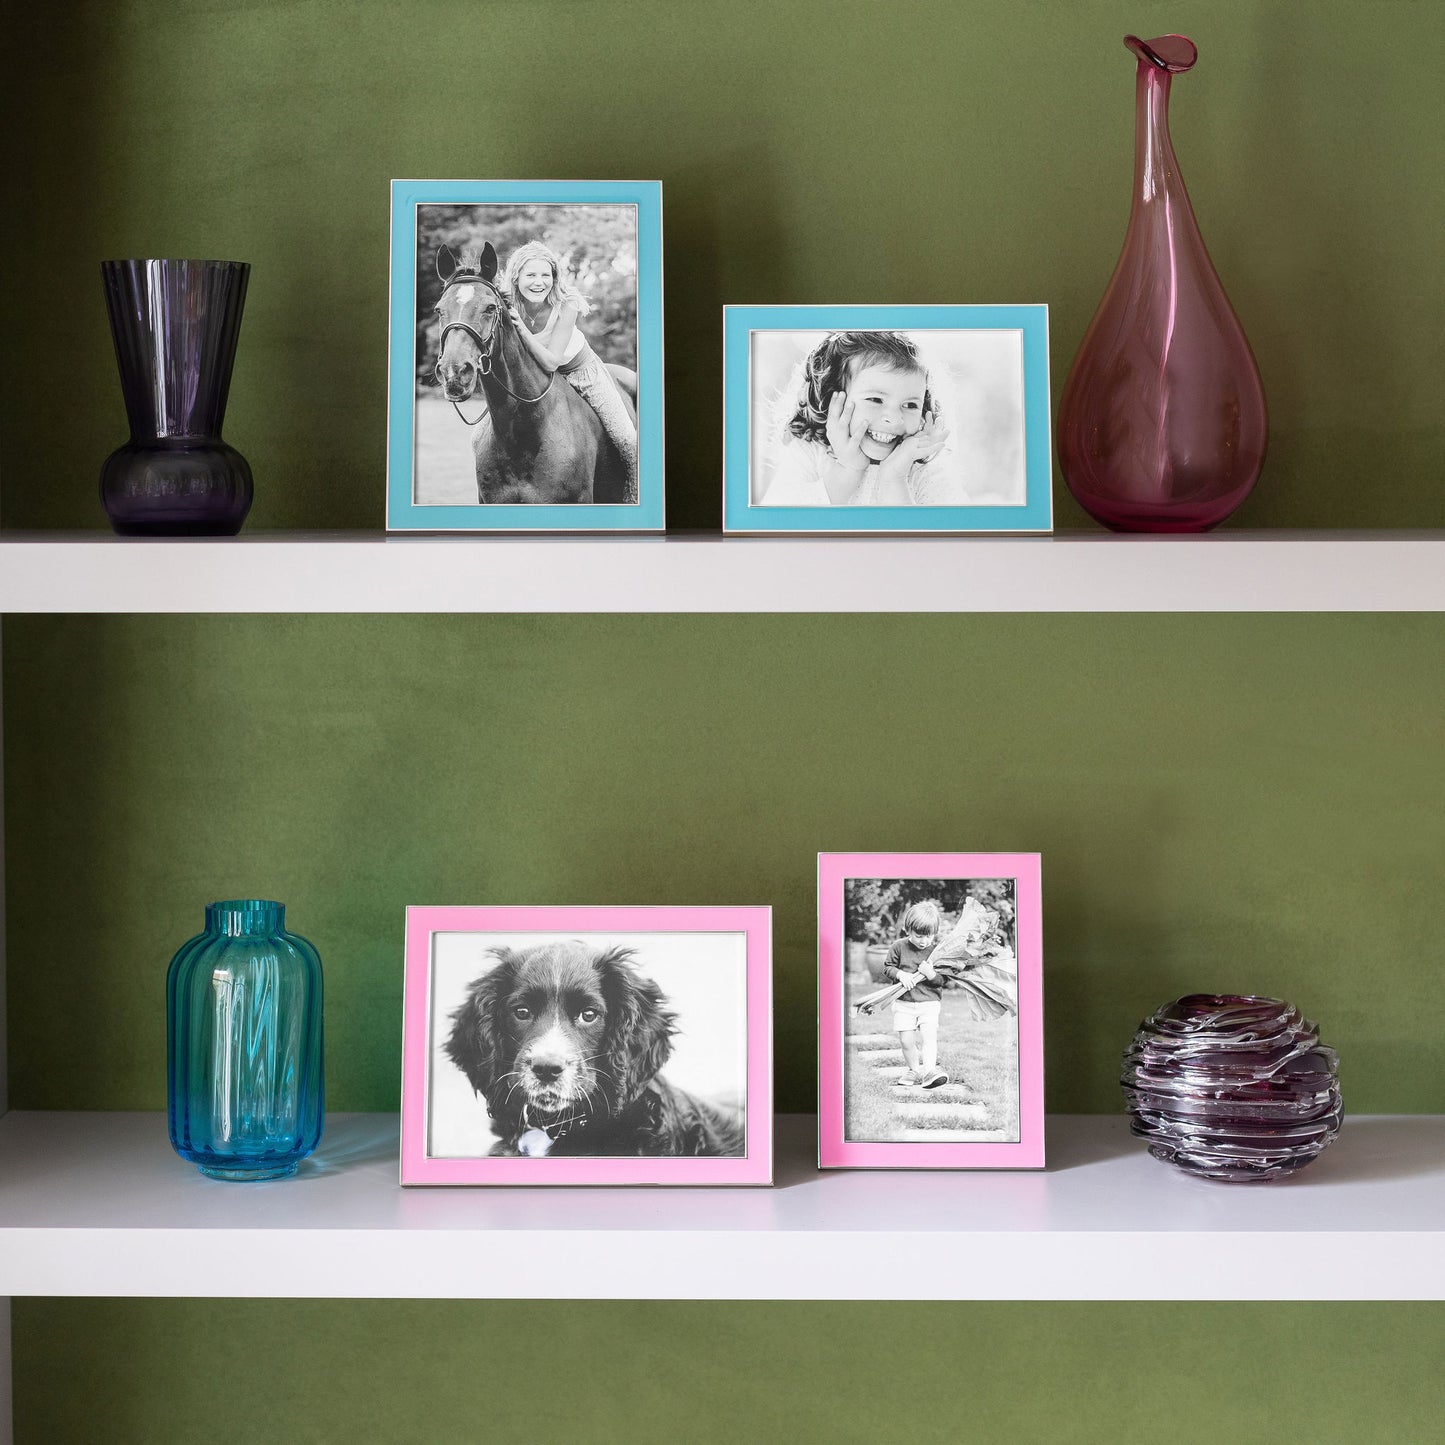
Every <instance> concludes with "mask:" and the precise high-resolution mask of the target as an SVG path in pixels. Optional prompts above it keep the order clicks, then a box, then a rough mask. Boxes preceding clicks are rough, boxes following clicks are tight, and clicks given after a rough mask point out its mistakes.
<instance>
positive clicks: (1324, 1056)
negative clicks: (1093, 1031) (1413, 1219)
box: [1123, 993, 1344, 1181]
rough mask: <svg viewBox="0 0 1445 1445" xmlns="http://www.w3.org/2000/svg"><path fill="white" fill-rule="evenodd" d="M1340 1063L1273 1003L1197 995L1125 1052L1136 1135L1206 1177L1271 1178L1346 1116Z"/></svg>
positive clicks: (1152, 1021)
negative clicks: (1341, 1090)
mask: <svg viewBox="0 0 1445 1445" xmlns="http://www.w3.org/2000/svg"><path fill="white" fill-rule="evenodd" d="M1338 1069H1339V1056H1338V1055H1337V1054H1336V1053H1335V1051H1334V1050H1333V1049H1330V1048H1326V1047H1325V1046H1324V1045H1323V1044H1321V1043H1320V1035H1319V1030H1318V1029H1317V1028H1316V1027H1315V1025H1314V1024H1312V1023H1311V1022H1310V1021H1309V1020H1308V1019H1306V1018H1305V1017H1304V1016H1303V1015H1302V1014H1301V1013H1300V1011H1299V1010H1298V1009H1297V1008H1294V1007H1292V1006H1291V1005H1290V1004H1287V1003H1283V1002H1281V1001H1280V1000H1279V999H1276V998H1254V997H1244V996H1240V995H1236V994H1214V993H1194V994H1189V995H1188V996H1187V997H1185V998H1181V999H1176V1000H1175V1001H1174V1002H1173V1003H1169V1004H1165V1005H1164V1007H1163V1008H1161V1009H1158V1010H1156V1011H1155V1012H1154V1013H1153V1014H1151V1015H1150V1016H1149V1017H1148V1018H1147V1019H1145V1020H1144V1022H1143V1023H1142V1024H1140V1025H1139V1031H1138V1033H1136V1034H1135V1035H1134V1041H1133V1043H1131V1044H1130V1045H1129V1048H1128V1050H1127V1052H1126V1053H1125V1055H1124V1076H1123V1085H1124V1093H1125V1097H1126V1098H1127V1100H1128V1107H1129V1113H1130V1114H1131V1115H1132V1116H1133V1124H1132V1128H1133V1132H1134V1133H1135V1134H1138V1135H1139V1136H1140V1137H1141V1138H1144V1139H1147V1140H1148V1141H1149V1152H1150V1153H1151V1154H1152V1155H1153V1156H1154V1157H1155V1158H1156V1159H1163V1160H1165V1161H1166V1162H1167V1163H1170V1164H1177V1165H1178V1166H1179V1168H1181V1169H1183V1170H1185V1171H1186V1172H1187V1173H1190V1174H1196V1175H1199V1176H1200V1177H1201V1178H1204V1179H1223V1180H1231V1181H1251V1180H1265V1179H1278V1178H1281V1177H1283V1176H1285V1175H1288V1174H1293V1173H1294V1172H1295V1171H1296V1170H1298V1169H1303V1168H1304V1166H1305V1165H1306V1164H1309V1163H1311V1162H1312V1161H1313V1160H1314V1159H1316V1158H1317V1157H1318V1156H1319V1154H1320V1152H1321V1150H1323V1149H1324V1148H1325V1147H1326V1146H1327V1145H1328V1144H1329V1143H1330V1141H1331V1140H1332V1139H1333V1138H1334V1137H1335V1135H1336V1134H1337V1133H1338V1132H1339V1128H1340V1123H1341V1120H1342V1119H1343V1117H1344V1115H1343V1109H1342V1106H1341V1103H1340V1085H1339V1079H1338V1077H1337V1073H1338Z"/></svg>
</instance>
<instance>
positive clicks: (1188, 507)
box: [1058, 35, 1269, 532]
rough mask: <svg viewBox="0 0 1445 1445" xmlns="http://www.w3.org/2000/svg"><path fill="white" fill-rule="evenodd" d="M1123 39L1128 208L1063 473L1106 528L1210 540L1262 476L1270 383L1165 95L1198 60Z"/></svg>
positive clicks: (1062, 430) (1083, 351)
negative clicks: (1130, 170)
mask: <svg viewBox="0 0 1445 1445" xmlns="http://www.w3.org/2000/svg"><path fill="white" fill-rule="evenodd" d="M1124 43H1125V45H1126V46H1128V48H1129V49H1130V50H1131V51H1132V52H1133V53H1134V55H1135V56H1136V57H1137V58H1138V71H1137V77H1136V82H1135V146H1134V198H1133V206H1132V209H1131V211H1130V214H1129V229H1128V232H1127V234H1126V235H1125V237H1124V249H1123V252H1122V253H1121V255H1120V257H1119V262H1118V265H1117V266H1116V267H1115V270H1114V275H1113V278H1112V280H1110V282H1109V286H1108V289H1107V290H1106V291H1105V293H1104V299H1103V300H1102V301H1101V302H1100V303H1099V309H1098V311H1097V312H1096V313H1095V315H1094V319H1093V321H1092V322H1091V323H1090V325H1089V329H1088V331H1087V332H1086V333H1085V336H1084V340H1083V344H1082V345H1081V346H1080V347H1079V351H1078V355H1077V356H1075V357H1074V364H1073V366H1072V367H1071V368H1070V370H1069V377H1068V380H1067V381H1066V382H1065V384H1064V392H1063V397H1062V399H1061V401H1060V403H1059V418H1058V448H1059V465H1060V468H1061V469H1062V471H1063V474H1064V480H1065V481H1066V482H1067V483H1068V487H1069V490H1070V491H1071V492H1072V493H1073V494H1074V496H1075V497H1076V498H1077V500H1078V502H1079V504H1080V505H1081V506H1082V507H1083V508H1084V509H1085V511H1087V512H1088V513H1089V515H1090V516H1092V517H1094V518H1096V519H1097V520H1098V521H1100V522H1102V523H1104V525H1105V526H1107V527H1112V528H1113V529H1115V530H1116V531H1136V532H1202V531H1206V530H1208V529H1209V528H1211V527H1215V526H1218V525H1219V523H1220V522H1222V521H1223V520H1224V519H1225V518H1226V517H1228V516H1229V515H1230V513H1231V512H1233V511H1234V510H1235V509H1236V508H1237V507H1238V506H1239V505H1240V503H1241V502H1243V501H1244V499H1245V497H1247V496H1248V495H1249V493H1250V491H1251V489H1252V488H1253V487H1254V484H1255V482H1256V480H1257V479H1258V477H1259V472H1260V467H1261V466H1262V465H1263V463H1264V454H1265V445H1266V442H1267V440H1268V435H1269V420H1268V414H1267V411H1266V408H1265V400H1264V388H1263V385H1262V384H1261V382H1260V379H1259V369H1258V367H1257V366H1256V365H1255V361H1254V355H1253V353H1252V352H1251V351H1250V349H1249V342H1248V341H1247V340H1246V339H1245V335H1244V330H1243V328H1242V327H1241V326H1240V324H1239V320H1238V318H1237V317H1236V316H1235V314H1234V310H1233V308H1232V307H1231V306H1230V304H1229V298H1228V297H1227V296H1226V295H1225V294H1224V287H1223V286H1222V285H1221V284H1220V280H1219V277H1218V275H1217V274H1216V273H1215V270H1214V265H1213V263H1212V262H1211V261H1210V259H1209V252H1208V251H1207V250H1206V249H1205V246H1204V238H1203V237H1202V236H1201V235H1200V233H1199V227H1198V224H1197V223H1196V222H1195V219H1194V209H1193V207H1192V206H1191V205H1190V202H1189V193H1188V191H1187V190H1186V189H1185V186H1184V178H1183V176H1182V175H1180V173H1179V163H1178V161H1177V160H1176V159H1175V156H1174V146H1173V143H1172V142H1171V140H1170V136H1169V87H1170V84H1171V82H1172V80H1173V77H1174V76H1175V75H1178V74H1182V73H1183V72H1185V71H1187V70H1189V69H1191V68H1192V66H1193V65H1194V62H1195V59H1196V54H1197V52H1196V51H1195V48H1194V45H1193V43H1192V42H1191V41H1189V40H1187V39H1185V38H1184V37H1183V36H1182V35H1166V36H1162V37H1160V38H1158V39H1156V40H1148V41H1143V40H1139V39H1137V38H1136V37H1134V36H1132V35H1131V36H1127V37H1126V38H1125V42H1124Z"/></svg>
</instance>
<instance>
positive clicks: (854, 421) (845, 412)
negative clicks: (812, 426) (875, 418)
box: [827, 391, 868, 472]
mask: <svg viewBox="0 0 1445 1445" xmlns="http://www.w3.org/2000/svg"><path fill="white" fill-rule="evenodd" d="M827 426H828V446H829V447H830V448H831V449H832V452H833V456H834V457H835V458H836V459H837V461H838V462H839V464H840V465H842V466H845V467H847V468H848V470H849V471H853V472H862V471H866V470H867V468H868V458H867V457H866V456H864V455H863V436H864V433H865V432H866V431H867V430H868V422H867V420H866V418H864V417H863V416H861V415H859V413H858V407H857V405H856V404H855V403H854V402H852V401H850V400H849V399H848V398H847V397H846V396H844V394H843V393H842V392H841V391H835V392H834V393H833V398H832V400H831V401H830V402H829V403H828V423H827Z"/></svg>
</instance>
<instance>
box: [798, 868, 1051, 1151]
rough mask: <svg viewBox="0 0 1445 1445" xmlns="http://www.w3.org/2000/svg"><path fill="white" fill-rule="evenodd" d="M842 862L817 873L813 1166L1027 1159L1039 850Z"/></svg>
mask: <svg viewBox="0 0 1445 1445" xmlns="http://www.w3.org/2000/svg"><path fill="white" fill-rule="evenodd" d="M839 856H840V855H827V854H825V855H823V858H822V859H820V873H819V878H820V891H819V911H820V918H819V924H820V941H821V945H822V946H820V954H819V968H820V976H819V994H820V998H822V999H824V1000H825V1004H824V1007H823V1009H822V1010H821V1011H820V1020H819V1027H820V1059H821V1060H822V1061H823V1065H824V1067H823V1076H822V1077H823V1081H824V1082H823V1087H822V1090H821V1095H820V1115H821V1116H822V1117H821V1118H820V1129H821V1134H820V1155H821V1157H822V1158H823V1160H824V1162H826V1163H852V1164H883V1165H888V1164H896V1165H901V1166H903V1167H915V1168H916V1167H923V1166H925V1165H927V1164H930V1163H933V1164H938V1165H963V1166H967V1165H968V1164H980V1163H1000V1162H1004V1161H1009V1162H1012V1163H1014V1164H1019V1163H1021V1162H1024V1161H1025V1160H1026V1158H1028V1157H1029V1156H1030V1155H1031V1153H1032V1151H1033V1150H1034V1149H1035V1148H1037V1149H1038V1150H1041V1149H1042V1116H1041V1112H1040V1111H1041V1108H1042V1075H1041V1067H1040V1055H1039V1053H1038V1039H1039V1009H1038V969H1037V961H1038V931H1037V886H1036V876H1037V858H1036V857H1035V856H1034V855H997V854H982V855H951V854H924V855H918V856H916V857H914V858H910V859H907V860H906V861H905V860H904V858H903V856H902V855H886V854H883V855H863V858H862V859H859V860H857V862H855V863H854V864H851V865H842V866H840V865H839V864H838V858H839ZM865 859H866V860H867V861H866V865H865V864H864V860H865ZM965 860H966V861H965ZM930 864H931V866H930ZM979 865H982V866H979ZM990 865H992V866H990ZM825 913H826V914H828V915H829V917H828V921H827V924H826V926H825V924H824V917H823V915H824V914H825ZM915 1151H916V1152H915Z"/></svg>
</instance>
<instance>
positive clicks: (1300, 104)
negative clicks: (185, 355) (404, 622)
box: [0, 0, 1445, 528]
mask: <svg viewBox="0 0 1445 1445" xmlns="http://www.w3.org/2000/svg"><path fill="white" fill-rule="evenodd" d="M0 13H3V17H4V18H3V27H4V32H3V33H4V35H5V40H6V50H7V57H6V62H7V63H6V84H5V86H4V87H3V88H0V121H3V126H4V129H5V132H6V133H7V134H8V136H9V137H10V142H9V145H8V147H7V150H8V154H7V155H6V158H5V159H6V164H5V165H4V166H3V167H0V188H3V189H0V196H3V206H0V210H3V211H4V213H5V218H6V219H5V223H4V230H3V240H0V274H3V275H4V277H5V278H6V284H5V286H4V287H3V288H0V334H3V335H4V336H5V338H6V344H5V347H4V349H3V359H0V367H3V370H0V436H3V438H4V445H3V454H0V464H3V469H4V500H3V512H0V520H3V522H4V523H5V525H7V526H11V527H95V528H103V527H104V525H105V522H104V518H103V515H102V513H101V510H100V507H99V504H98V501H97V497H96V479H97V472H98V467H99V464H100V461H101V459H102V458H103V457H104V456H105V454H106V453H107V452H108V451H109V450H110V449H111V448H112V447H113V446H115V445H116V444H117V443H118V442H119V441H120V440H122V439H123V435H124V426H123V415H122V411H121V406H120V397H119V388H118V386H117V384H116V379H115V367H114V360H113V357H112V355H111V349H110V342H109V338H108V334H107V330H106V324H105V319H104V312H103V307H102V304H101V295H100V285H99V278H98V273H97V266H98V263H99V261H100V260H101V259H102V258H104V257H107V256H137V255H206V256H217V255H219V256H227V257H236V258H238V259H244V260H249V261H251V262H252V263H253V264H254V266H255V272H254V275H253V278H252V286H251V293H250V299H249V301H248V303H247V305H248V309H247V318H246V322H245V326H244V329H243V333H242V340H241V353H240V359H239V362H238V366H237V372H236V381H235V389H234V393H233V404H232V408H231V415H230V418H229V421H228V426H227V434H228V436H229V438H230V439H231V440H232V441H233V442H234V443H235V444H236V445H238V446H239V447H240V448H241V449H242V451H243V452H245V453H246V455H247V456H248V457H249V458H250V460H251V462H252V463H253V465H254V468H255V472H256V478H257V500H256V506H255V510H254V511H253V513H252V522H251V525H252V526H253V527H256V528H267V527H376V526H379V525H380V524H381V520H382V485H383V443H384V435H385V376H386V368H385V353H386V274H387V272H386V263H387V249H388V231H387V182H388V181H389V180H390V179H391V178H392V177H395V176H448V177H450V176H462V177H537V176H562V177H618V176H621V177H647V178H660V179H661V180H662V182H663V187H664V195H665V223H666V274H667V300H666V316H667V323H666V345H667V389H668V406H667V411H668V428H667V436H668V514H669V518H670V520H671V522H672V525H674V526H677V527H697V526H702V527H710V526H715V525H716V524H717V521H718V513H719V501H718V496H719V490H720V484H719V475H720V461H719V432H720V410H721V408H720V404H719V403H720V396H721V357H720V351H721V308H722V306H723V304H724V303H725V302H819V301H872V302H890V301H900V302H925V301H1046V302H1048V303H1049V305H1050V307H1051V316H1052V339H1053V344H1052V355H1053V377H1054V391H1055V395H1056V396H1057V394H1058V391H1059V389H1060V387H1061V386H1062V383H1063V378H1064V376H1065V374H1066V371H1067V368H1068V363H1069V361H1070V359H1071V358H1072V356H1073V354H1074V351H1075V349H1076V348H1077V346H1078V343H1079V340H1080V339H1081V337H1082V335H1083V332H1084V328H1085V326H1086V325H1087V323H1088V319H1089V317H1090V315H1091V314H1092V312H1093V310H1094V307H1095V306H1096V304H1097V303H1098V300H1099V297H1100V295H1101V294H1102V292H1103V289H1104V285H1105V282H1106V281H1107V279H1108V276H1109V273H1110V271H1111V269H1112V267H1113V264H1114V260H1115V257H1116V256H1117V254H1118V248H1119V244H1120V241H1121V239H1122V236H1123V231H1124V223H1125V218H1126V215H1127V208H1128V183H1129V166H1130V148H1131V145H1132V86H1133V78H1132V76H1133V63H1132V60H1131V59H1130V57H1129V56H1128V55H1127V54H1126V52H1125V51H1124V49H1123V48H1122V46H1121V45H1120V43H1119V42H1120V37H1121V36H1122V35H1123V34H1124V32H1125V31H1127V30H1135V31H1137V32H1139V33H1142V34H1145V35H1150V34H1156V33H1158V32H1160V31H1162V30H1169V29H1179V30H1183V31H1184V32H1185V33H1187V34H1189V35H1191V36H1192V37H1193V38H1194V39H1195V40H1196V41H1197V42H1198V44H1199V47H1200V54H1201V59H1200V62H1199V65H1198V67H1197V69H1196V70H1195V71H1194V72H1193V73H1192V74H1190V75H1188V76H1186V77H1183V78H1182V79H1181V80H1180V81H1179V82H1178V84H1177V85H1176V87H1175V104H1174V131H1175V140H1176V144H1177V148H1178V151H1179V156H1180V161H1181V165H1182V166H1183V169H1184V173H1185V176H1186V178H1187V179H1188V181H1189V184H1190V187H1191V190H1192V194H1193V197H1194V201H1195V205H1196V209H1197V211H1198V214H1199V217H1200V222H1201V225H1202V227H1203V230H1204V234H1205V238H1206V240H1207V241H1208V242H1209V244H1210V247H1211V249H1212V252H1213V255H1214V259H1215V262H1216V264H1217V266H1218V269H1219V271H1220V273H1221V275H1222V277H1223V279H1224V282H1225V285H1226V287H1227V289H1228V291H1229V293H1230V296H1231V297H1232V298H1233V301H1234V303H1235V306H1236V309H1237V310H1238V312H1239V314H1240V317H1241V319H1242V321H1243V323H1244V326H1245V329H1246V331H1247V333H1248V335H1249V337H1250V339H1251V341H1252V343H1253V345H1254V348H1255V351H1256V353H1257V355H1258V358H1259V363H1260V368H1261V371H1262V373H1263V376H1264V380H1265V387H1266V391H1267V393H1268V396H1269V402H1270V409H1271V417H1272V435H1271V450H1270V456H1269V460H1268V462H1267V464H1266V471H1265V474H1264V478H1263V480H1262V482H1261V484H1260V487H1259V489H1258V491H1257V494H1256V496H1255V497H1254V498H1253V499H1252V500H1251V501H1250V502H1249V503H1248V504H1247V505H1246V506H1245V507H1244V509H1243V510H1242V511H1241V513H1240V514H1239V518H1238V520H1239V522H1240V523H1241V524H1242V525H1245V526H1255V527H1282V526H1293V527H1331V526H1362V527H1400V526H1424V525H1436V526H1438V525H1441V523H1442V520H1445V505H1442V502H1441V495H1440V486H1439V460H1440V457H1441V456H1442V454H1445V430H1442V422H1441V419H1440V407H1439V397H1440V395H1441V393H1442V390H1445V350H1442V348H1441V347H1440V345H1439V336H1440V334H1441V330H1442V324H1445V281H1442V271H1441V267H1440V265H1439V238H1440V236H1441V234H1442V232H1445V188H1442V187H1441V186H1439V185H1438V184H1437V179H1438V177H1439V175H1440V174H1441V171H1442V166H1445V128H1442V127H1441V126H1440V124H1439V110H1438V102H1437V100H1435V99H1432V97H1433V96H1434V95H1435V94H1436V90H1437V86H1438V79H1439V74H1440V72H1441V70H1442V65H1445V9H1442V8H1441V7H1440V6H1437V5H1428V4H1419V3H1403V0H1402V3H1381V0H1376V3H1372V4H1369V5H1361V4H1359V3H1358V0H1316V3H1313V4H1311V5H1309V6H1308V7H1303V8H1302V7H1300V6H1298V5H1292V4H1289V3H1287V0H1175V3H1169V4H1164V3H1157V0H1134V3H1127V4H1126V3H1122V0H1049V3H1033V4H1017V3H1012V0H965V3H959V0H892V3H886V4H885V3H882V0H833V3H826V4H821V5H817V4H801V3H796V0H730V3H727V4H714V3H704V0H692V3H687V0H593V3H586V4H582V3H575V0H526V3H523V0H510V3H499V0H407V3H377V0H368V3H364V4H354V3H343V0H285V3H282V0H273V3H250V4H245V5H238V4H233V3H218V0H150V3H146V0H128V3H118V0H89V3H87V0H72V3H70V4H68V5H64V6H59V5H52V6H35V5H31V4H29V3H27V0H4V3H3V10H0ZM1058 491H1059V494H1060V495H1059V507H1058V514H1059V523H1060V525H1061V526H1081V525H1083V526H1087V525H1091V524H1089V523H1087V522H1086V520H1085V519H1084V518H1083V515H1082V513H1081V512H1080V511H1079V510H1078V509H1077V508H1076V507H1075V506H1074V505H1073V503H1072V502H1071V501H1070V500H1069V499H1068V497H1067V494H1066V493H1064V491H1063V488H1062V486H1061V485H1060V486H1059V487H1058Z"/></svg>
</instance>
